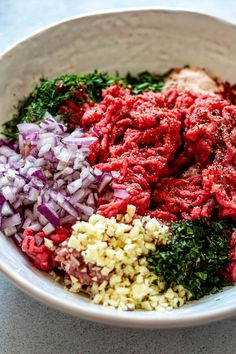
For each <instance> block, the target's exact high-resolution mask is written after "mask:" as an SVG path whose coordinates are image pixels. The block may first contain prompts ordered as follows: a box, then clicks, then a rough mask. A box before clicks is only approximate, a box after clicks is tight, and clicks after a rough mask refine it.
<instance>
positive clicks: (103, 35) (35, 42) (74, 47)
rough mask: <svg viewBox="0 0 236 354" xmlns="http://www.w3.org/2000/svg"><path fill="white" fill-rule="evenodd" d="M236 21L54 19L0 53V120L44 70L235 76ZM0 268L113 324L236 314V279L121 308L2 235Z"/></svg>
mask: <svg viewBox="0 0 236 354" xmlns="http://www.w3.org/2000/svg"><path fill="white" fill-rule="evenodd" d="M235 38H236V26H234V25H232V24H229V23H226V22H223V21H221V20H219V19H216V18H213V17H210V16H206V15H202V14H198V13H192V12H187V11H173V10H158V9H141V10H129V11H116V12H109V13H101V14H92V15H86V16H80V17H77V18H73V19H69V20H67V21H64V22H61V23H57V24H55V25H53V26H51V27H49V28H46V29H44V30H42V31H41V32H39V33H37V34H35V35H33V36H31V37H29V38H27V39H26V40H24V41H22V42H20V43H17V44H16V45H14V46H13V47H11V48H10V49H9V50H8V51H7V52H6V53H4V54H3V55H2V57H1V58H0V78H1V80H0V105H1V106H0V122H1V123H2V122H4V121H6V120H8V119H9V118H10V117H11V114H12V113H13V106H14V105H15V104H16V103H17V101H18V99H21V98H23V97H24V95H27V94H28V93H29V92H30V90H32V89H33V88H34V86H35V84H36V83H37V82H38V80H39V78H40V77H42V76H45V77H52V76H57V75H61V74H64V73H76V72H78V73H80V72H88V71H92V70H94V69H95V68H97V69H99V70H108V71H110V72H112V71H115V70H119V72H120V73H121V74H124V73H126V72H127V71H131V72H133V73H135V72H139V71H142V70H145V69H148V70H156V71H159V72H162V71H164V70H167V69H168V68H170V67H173V66H181V65H184V64H192V65H199V66H203V67H206V68H208V69H210V70H212V71H213V72H215V73H218V74H219V75H220V76H221V77H222V78H224V79H226V80H229V81H231V82H236V41H235ZM0 270H1V271H2V272H3V273H5V274H6V275H7V277H8V278H9V279H10V280H12V281H13V283H15V284H16V286H18V287H19V288H20V289H22V290H23V291H25V292H26V293H27V294H29V295H30V296H33V297H34V298H36V299H38V300H40V301H42V302H44V303H45V304H47V305H50V306H52V307H54V308H57V309H59V310H61V311H65V312H68V313H70V314H72V315H75V316H79V317H82V318H86V319H89V320H94V321H99V322H103V323H108V324H114V325H122V326H130V327H147V328H164V327H181V326H191V325H196V324H202V323H207V322H210V321H214V320H218V319H222V318H225V317H228V316H232V315H235V314H236V301H235V300H236V287H233V288H229V289H225V290H224V291H223V292H221V293H219V294H216V295H212V296H208V297H205V298H204V299H201V300H200V301H197V302H192V303H189V304H187V305H186V306H184V307H182V308H180V309H178V310H174V311H171V312H168V313H161V312H155V311H153V312H144V311H136V312H121V311H117V310H112V309H108V308H104V307H102V306H97V305H93V304H90V303H89V302H88V300H87V299H85V298H83V297H81V296H79V295H73V294H71V293H69V292H67V291H66V290H64V289H63V288H62V287H61V286H59V285H58V284H55V283H54V282H53V281H52V280H51V279H50V277H49V276H48V275H47V274H45V273H43V272H40V271H38V270H37V269H35V268H34V267H32V265H31V263H30V262H29V260H28V259H27V258H26V257H24V255H23V254H22V253H21V252H20V251H19V249H17V247H16V246H15V245H14V243H13V242H11V240H10V239H8V238H5V237H0Z"/></svg>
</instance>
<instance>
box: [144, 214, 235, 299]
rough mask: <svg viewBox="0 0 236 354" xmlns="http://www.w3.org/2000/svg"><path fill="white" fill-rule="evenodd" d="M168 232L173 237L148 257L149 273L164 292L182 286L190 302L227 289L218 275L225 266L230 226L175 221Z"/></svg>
mask: <svg viewBox="0 0 236 354" xmlns="http://www.w3.org/2000/svg"><path fill="white" fill-rule="evenodd" d="M170 230H171V233H172V236H173V237H171V239H170V241H169V243H168V244H167V246H165V247H163V248H162V249H160V250H157V251H156V252H153V253H152V254H151V255H150V257H149V266H150V269H151V270H152V271H153V272H154V273H155V274H156V275H157V276H159V277H161V278H162V279H163V280H164V281H165V282H166V287H167V288H169V287H171V286H173V285H182V286H184V287H185V288H186V289H188V290H189V291H190V292H191V294H192V297H191V298H192V299H199V298H200V297H202V296H204V295H206V294H209V293H216V292H218V291H219V290H220V289H222V288H223V287H224V286H226V285H229V282H227V281H226V280H224V279H223V277H222V276H221V274H220V271H221V270H222V268H223V267H224V266H226V265H227V264H228V252H229V245H228V244H229V239H230V236H231V233H232V230H233V227H232V225H231V224H230V222H226V221H213V222H211V223H210V222H208V221H207V220H205V219H202V220H193V221H184V222H181V221H177V222H175V223H174V224H173V225H172V226H171V228H170Z"/></svg>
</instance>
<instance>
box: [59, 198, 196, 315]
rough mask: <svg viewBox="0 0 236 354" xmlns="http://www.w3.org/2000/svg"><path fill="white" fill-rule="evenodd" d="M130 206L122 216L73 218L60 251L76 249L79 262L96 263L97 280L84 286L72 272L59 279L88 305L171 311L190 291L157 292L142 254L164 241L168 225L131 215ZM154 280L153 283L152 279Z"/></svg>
mask: <svg viewBox="0 0 236 354" xmlns="http://www.w3.org/2000/svg"><path fill="white" fill-rule="evenodd" d="M134 214H135V207H134V206H132V205H129V206H128V208H127V214H126V215H124V216H123V215H118V216H117V218H114V217H112V218H105V217H103V216H101V215H98V214H94V215H92V216H91V217H90V219H89V221H88V222H84V221H78V222H77V223H76V224H75V225H74V226H73V232H72V235H71V237H70V238H69V240H68V241H65V242H64V243H63V244H62V245H63V249H65V247H66V248H67V252H74V251H78V252H80V253H81V255H82V257H83V259H84V261H85V263H88V264H94V265H96V266H98V267H99V269H100V271H101V274H102V276H104V277H105V278H106V279H107V280H103V281H102V283H101V284H100V285H99V284H98V283H97V282H96V277H95V278H94V283H93V284H92V285H91V286H88V287H86V288H85V287H84V286H82V284H80V282H79V280H78V279H77V278H76V277H74V276H72V275H71V276H69V278H65V284H66V286H67V287H68V288H69V289H70V291H72V292H75V293H79V292H83V293H84V292H86V293H87V294H88V295H89V296H90V298H91V300H92V302H93V303H95V304H101V305H104V306H109V307H113V308H118V309H121V310H135V309H143V310H164V309H166V310H171V309H173V308H177V307H179V306H182V305H183V304H184V303H185V302H186V301H187V299H189V296H190V293H189V292H188V291H187V290H186V289H184V288H183V287H182V286H180V285H178V286H175V288H169V289H168V290H167V291H166V292H163V290H164V288H165V284H164V283H163V282H161V281H159V280H158V278H157V276H156V275H155V274H154V273H152V272H150V270H149V269H148V261H147V256H148V254H149V252H150V251H155V249H156V246H157V245H161V244H162V245H163V244H165V243H166V241H167V239H168V226H166V225H161V224H160V223H159V222H158V220H157V219H155V218H150V217H146V216H145V217H142V218H141V219H133V216H134ZM154 281H155V284H156V285H155V284H153V282H154Z"/></svg>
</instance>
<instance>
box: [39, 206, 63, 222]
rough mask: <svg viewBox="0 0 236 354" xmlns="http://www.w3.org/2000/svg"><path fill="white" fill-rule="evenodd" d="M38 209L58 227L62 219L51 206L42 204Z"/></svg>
mask: <svg viewBox="0 0 236 354" xmlns="http://www.w3.org/2000/svg"><path fill="white" fill-rule="evenodd" d="M37 209H38V211H39V212H40V214H42V215H43V216H44V217H45V218H46V219H47V220H48V221H49V222H50V223H51V224H53V225H54V226H56V227H58V226H59V225H60V221H59V218H58V215H57V214H56V212H55V211H54V210H53V209H52V208H50V206H49V205H47V204H41V205H39V206H38V208H37Z"/></svg>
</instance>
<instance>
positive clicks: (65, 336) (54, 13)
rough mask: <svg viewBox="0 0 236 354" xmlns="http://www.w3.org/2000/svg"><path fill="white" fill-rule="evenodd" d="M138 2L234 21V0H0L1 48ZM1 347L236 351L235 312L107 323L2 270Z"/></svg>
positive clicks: (134, 352)
mask: <svg viewBox="0 0 236 354" xmlns="http://www.w3.org/2000/svg"><path fill="white" fill-rule="evenodd" d="M135 6H136V7H138V6H161V7H172V8H176V7H182V8H188V9H194V10H198V11H202V12H206V13H209V14H212V15H217V16H220V17H222V18H224V19H228V20H230V21H232V22H236V2H235V1H234V0H225V1H223V0H211V1H210V0H208V1H207V0H205V1H204V0H198V1H191V0H186V1H174V0H169V1H168V0H162V1H161V0H160V1H154V0H136V1H132V0H130V1H125V0H119V1H118V0H100V1H95V0H93V1H92V0H85V1H81V0H0V51H3V50H4V49H6V48H7V46H8V45H10V44H12V43H13V42H14V41H16V40H18V39H20V38H22V37H24V36H26V35H29V34H30V33H31V32H32V31H35V30H38V29H40V28H41V27H42V26H44V25H48V24H50V23H52V22H54V21H57V20H60V19H62V18H64V17H68V16H74V15H77V14H81V13H84V12H89V11H97V10H104V9H113V8H122V7H123V8H124V7H135ZM19 65H20V64H19ZM0 79H1V78H0ZM235 300H236V299H235ZM3 353H7V354H15V353H20V354H31V353H32V354H51V353H56V354H74V353H75V354H89V353H91V354H100V353H101V354H102V353H104V354H106V353H109V354H110V353H111V354H113V353H114V354H116V353H117V354H121V353H122V354H152V353H164V354H172V353H177V354H179V353H181V354H182V353H183V354H188V353H191V354H192V353H193V354H195V353H196V354H197V353H214V354H218V353H219V354H221V353H224V354H228V353H229V354H233V353H236V318H234V319H229V320H225V321H222V322H219V323H215V324H211V325H208V326H203V327H197V328H188V329H178V330H155V331H150V330H132V329H122V328H114V327H109V326H105V325H104V326H103V325H98V324H94V323H91V322H87V321H83V320H79V319H76V318H73V317H70V316H68V315H64V314H62V313H59V312H57V311H55V310H52V309H49V308H47V307H46V306H44V305H41V304H39V303H38V302H36V301H34V300H32V299H30V298H29V297H28V296H26V295H24V294H23V293H21V292H20V291H19V290H17V289H16V288H15V287H14V286H13V285H12V284H10V283H9V281H8V280H7V279H6V278H5V277H4V276H2V275H1V274H0V354H3Z"/></svg>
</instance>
